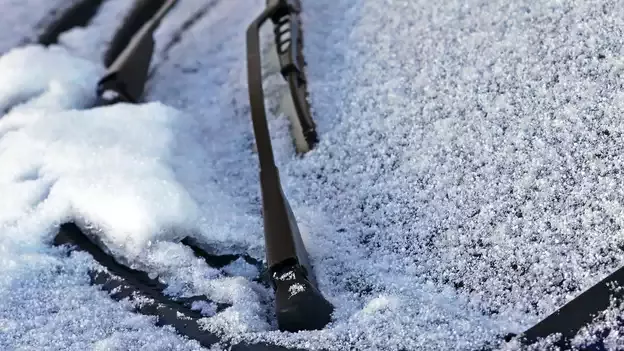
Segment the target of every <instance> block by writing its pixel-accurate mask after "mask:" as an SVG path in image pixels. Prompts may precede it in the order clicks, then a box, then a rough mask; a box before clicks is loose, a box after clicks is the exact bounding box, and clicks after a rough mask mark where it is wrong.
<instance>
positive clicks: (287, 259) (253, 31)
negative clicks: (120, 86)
mask: <svg viewBox="0 0 624 351" xmlns="http://www.w3.org/2000/svg"><path fill="white" fill-rule="evenodd" d="M298 9H299V7H298V3H297V2H295V1H291V0H269V1H268V2H267V7H266V9H265V10H264V11H263V12H262V13H261V14H260V16H258V17H257V18H256V19H255V20H254V21H253V22H252V23H251V25H249V27H248V29H247V79H248V89H249V102H250V105H251V118H252V123H253V129H254V135H255V139H256V146H257V150H258V158H259V163H260V185H261V191H262V209H263V217H264V236H265V250H266V260H267V265H268V268H269V272H270V275H271V281H272V283H273V286H274V287H275V300H276V303H275V305H276V315H277V320H278V326H279V328H280V329H281V330H287V331H299V330H309V329H321V328H323V327H324V326H325V325H326V324H327V323H328V322H329V321H330V319H331V313H332V312H333V306H332V305H331V304H330V303H329V302H328V301H327V300H326V299H325V298H324V297H323V295H322V294H321V292H320V291H319V290H318V288H317V286H316V280H315V278H314V275H313V271H312V267H311V266H310V263H309V260H308V254H307V251H306V249H305V246H304V245H303V241H302V239H301V234H300V232H299V228H298V226H297V222H296V220H295V217H294V215H293V213H292V210H291V208H290V205H289V204H288V200H287V199H286V197H285V196H284V192H283V190H282V186H281V183H280V178H279V171H278V169H277V166H276V165H275V159H274V156H273V148H272V145H271V136H270V134H269V128H268V123H267V116H266V112H265V105H264V90H263V88H262V64H261V58H260V34H259V32H260V27H261V26H262V24H264V23H265V22H266V21H267V20H268V19H272V20H273V22H274V23H277V24H279V23H283V20H282V18H283V17H284V16H290V15H291V14H292V13H294V12H296V11H298ZM291 23H292V22H291ZM290 28H291V29H292V28H293V27H290ZM280 33H281V32H280ZM296 35H297V34H293V33H291V35H290V37H291V38H296ZM277 40H278V42H279V41H281V42H282V43H283V46H282V47H281V48H279V50H280V51H279V52H280V63H281V65H282V74H285V76H288V77H295V78H297V77H298V76H297V75H298V74H299V72H301V70H300V68H301V67H300V66H299V65H298V64H299V63H298V61H297V60H296V59H295V57H294V56H293V55H294V49H293V50H290V48H289V47H288V46H287V44H288V43H287V41H284V40H280V39H279V38H278V39H277ZM295 41H296V40H295ZM297 79H299V78H297ZM293 292H294V293H293Z"/></svg>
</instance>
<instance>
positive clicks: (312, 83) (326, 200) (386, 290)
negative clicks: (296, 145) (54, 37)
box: [0, 0, 624, 350]
mask: <svg viewBox="0 0 624 351" xmlns="http://www.w3.org/2000/svg"><path fill="white" fill-rule="evenodd" d="M303 5H304V13H303V14H302V18H303V26H304V42H305V51H304V52H305V55H306V61H307V63H308V67H307V74H308V78H309V82H308V84H309V89H310V102H311V106H312V109H313V113H314V118H315V120H316V122H317V125H318V131H319V136H320V140H321V141H320V143H319V145H318V147H317V148H316V149H315V150H313V151H311V152H309V153H308V154H306V155H305V156H303V157H296V156H295V155H294V149H293V147H292V142H291V140H290V135H289V132H288V122H287V119H286V118H285V117H284V116H283V115H282V114H281V113H280V110H281V107H282V106H280V104H281V102H282V101H283V100H282V97H283V95H284V93H285V92H286V90H285V87H284V84H283V83H282V81H281V77H279V72H278V71H277V70H276V68H275V67H274V66H272V65H271V63H267V62H265V68H266V69H267V70H268V71H269V73H270V74H266V80H265V89H266V92H267V94H266V97H267V106H268V112H269V118H270V121H269V122H270V127H271V133H272V135H273V137H274V138H275V142H274V146H275V147H276V154H277V155H276V156H277V157H276V158H277V160H278V163H279V167H280V170H281V177H282V181H283V186H284V191H285V193H286V195H287V197H288V199H289V202H290V204H291V206H292V208H293V211H294V212H295V215H296V217H297V218H298V221H299V222H300V225H301V226H302V227H303V228H305V231H306V238H305V239H306V243H307V245H308V251H309V252H310V255H311V259H312V261H313V264H314V266H315V271H316V276H317V279H318V281H319V284H320V288H321V290H322V291H323V293H324V294H325V296H326V297H327V298H328V299H329V300H330V301H331V302H332V303H333V304H334V306H335V307H336V311H335V314H334V321H333V323H332V324H330V325H329V326H328V327H327V328H326V329H324V330H322V331H309V332H300V333H297V334H289V333H281V332H277V331H274V330H275V329H276V328H275V325H274V323H273V322H271V318H272V317H271V312H270V308H271V305H270V303H269V302H267V298H268V296H270V291H269V290H267V289H266V288H265V287H263V286H261V285H259V284H257V283H255V282H253V281H252V279H253V278H254V277H257V276H258V274H259V272H257V270H256V269H255V268H254V267H252V266H251V265H248V264H247V263H245V262H244V261H242V260H239V261H236V262H234V263H233V264H232V265H231V266H228V267H226V268H225V269H224V272H222V271H220V270H216V269H214V268H211V267H208V266H207V265H206V264H205V263H204V262H202V261H201V260H199V259H197V258H195V257H194V256H193V254H192V252H190V250H189V249H188V248H186V247H184V246H182V245H180V244H177V243H176V242H177V240H179V239H180V238H182V237H183V236H186V235H191V236H194V237H195V238H196V239H198V240H200V241H203V242H206V243H209V244H211V245H213V246H214V247H215V248H217V249H219V250H222V251H223V252H225V253H231V252H243V251H244V252H247V253H248V254H250V255H252V256H253V257H255V258H258V259H260V258H262V255H263V251H262V250H263V248H262V245H263V238H262V218H261V213H260V204H259V186H258V182H257V162H256V155H255V154H254V151H253V146H252V145H253V134H252V130H251V125H250V119H249V106H248V101H247V90H246V89H247V88H246V73H245V70H244V67H245V41H244V38H245V29H246V25H247V24H248V23H249V22H250V21H251V20H252V19H253V18H254V16H255V15H257V14H258V13H260V11H261V10H262V7H263V6H264V1H261V0H257V1H253V2H251V5H250V4H245V5H241V4H240V3H236V2H229V1H224V0H221V1H214V2H211V3H210V4H209V5H206V6H207V7H206V13H205V15H204V16H203V17H202V18H201V19H198V20H197V22H196V23H194V24H193V25H192V26H188V28H185V29H184V32H183V33H182V32H181V31H180V30H179V29H177V28H179V26H176V25H173V24H175V23H184V22H185V21H187V19H188V17H189V14H190V13H192V12H193V11H198V9H199V7H196V8H192V6H189V5H187V6H189V7H188V8H183V10H178V12H177V13H175V12H172V14H174V16H173V17H172V18H173V19H169V21H174V22H167V20H165V21H164V22H163V28H162V29H161V30H160V31H159V32H158V33H157V35H156V38H157V40H158V41H159V43H157V47H160V48H164V47H166V48H167V50H168V51H167V53H166V54H164V53H163V52H160V53H157V57H158V66H157V70H155V72H154V73H153V76H152V77H151V80H150V82H149V84H148V87H149V90H148V92H147V94H146V95H147V100H148V101H151V102H148V103H145V104H140V105H137V106H130V105H120V106H112V107H104V108H97V109H86V110H85V109H84V107H85V106H87V105H88V104H89V101H91V100H92V99H93V93H94V91H93V87H94V86H95V82H96V81H97V79H98V78H99V76H100V75H101V74H102V72H103V68H102V67H100V66H99V64H97V63H93V61H88V60H87V59H85V57H87V58H89V59H91V60H95V59H96V58H95V57H94V54H93V52H92V48H93V47H94V46H93V43H89V38H88V36H86V35H82V34H81V32H80V31H77V32H74V33H73V34H71V33H70V35H66V36H64V37H62V40H61V42H62V43H64V45H65V46H66V47H67V48H69V51H68V50H66V49H63V48H58V47H53V48H49V49H46V48H41V47H37V46H31V47H26V48H22V49H16V50H13V51H11V52H10V53H8V54H6V55H5V56H3V57H2V58H0V81H1V83H0V111H4V113H5V114H4V116H3V117H2V118H1V119H0V194H2V195H1V196H0V210H1V211H0V228H2V235H1V236H0V267H1V268H0V301H2V303H3V305H2V306H3V308H0V348H2V349H12V348H20V347H22V348H26V349H28V348H32V349H45V348H50V349H67V350H72V349H73V350H82V349H86V348H95V349H120V350H121V349H124V350H125V349H137V350H138V349H150V348H151V349H154V350H157V349H159V350H162V349H176V350H192V349H199V348H200V347H199V346H198V344H197V343H196V342H194V341H188V340H185V339H183V338H181V337H179V336H177V335H176V334H175V333H174V332H173V331H172V330H170V329H167V328H158V327H155V326H154V325H153V320H152V319H151V318H148V317H145V316H141V315H136V314H133V313H131V312H129V311H128V309H129V307H128V306H124V305H123V304H119V303H117V302H113V301H112V300H110V299H108V297H107V296H106V294H105V293H103V292H101V291H99V290H98V289H97V288H96V287H90V286H89V285H88V278H87V276H86V271H87V269H89V268H90V267H94V266H96V264H95V263H94V262H93V260H91V259H90V258H89V257H88V255H85V254H80V253H75V254H72V255H71V256H70V257H69V258H65V257H64V255H63V252H61V250H60V249H55V248H51V247H50V242H51V238H52V236H53V235H54V228H55V226H57V225H58V224H60V223H62V222H63V221H66V220H70V219H72V220H76V221H78V222H79V223H82V224H89V225H91V226H94V227H96V228H98V229H99V230H98V231H97V233H99V235H101V238H102V240H103V241H104V242H105V243H106V245H107V248H108V249H109V250H110V251H111V252H112V253H114V254H115V255H116V257H118V258H120V259H123V260H124V261H126V262H129V263H130V264H131V265H132V266H133V267H137V268H140V269H143V270H146V271H148V272H150V273H151V274H153V275H158V276H159V277H160V278H161V279H162V280H163V281H165V282H166V283H167V284H168V285H169V293H171V294H174V295H189V296H190V295H194V294H198V293H200V294H206V295H207V296H209V297H210V298H211V299H213V300H214V301H217V302H220V303H227V304H231V305H232V307H230V308H227V309H225V310H224V311H221V312H218V313H217V312H216V311H215V310H214V308H212V307H211V306H204V307H205V310H206V311H208V312H209V313H208V315H207V317H206V318H205V325H206V327H207V329H208V330H211V331H215V332H218V333H220V334H221V335H222V336H223V337H224V338H225V339H235V340H240V339H244V340H248V341H257V340H263V341H270V342H274V343H277V344H280V345H285V346H296V347H305V348H309V349H335V350H344V349H349V348H356V349H409V350H415V349H445V350H446V349H476V348H478V347H480V346H482V345H483V344H484V343H486V342H490V341H495V340H499V339H500V338H501V336H503V335H505V334H507V333H510V332H513V333H519V332H521V331H523V330H524V329H526V328H528V327H530V326H532V325H533V324H534V323H536V322H537V321H539V320H540V319H541V318H543V317H545V316H547V315H548V314H550V313H551V312H553V311H554V310H555V309H557V308H558V307H560V306H562V305H563V304H564V303H565V302H566V301H569V300H570V299H571V298H573V297H574V296H576V295H577V294H578V293H580V292H581V291H583V290H584V289H586V288H588V287H590V286H591V285H593V284H594V283H596V282H597V281H599V280H600V279H602V278H603V277H604V276H606V275H607V274H608V273H610V272H612V271H613V270H615V269H616V268H618V267H619V266H620V265H621V262H622V261H623V259H624V253H623V252H622V250H621V247H623V245H624V237H623V232H622V218H624V217H623V216H622V212H623V210H624V207H622V202H623V200H624V193H622V191H621V190H620V189H621V187H620V186H619V185H620V184H621V183H622V172H621V170H620V168H621V167H620V165H621V164H622V157H623V156H622V153H621V152H620V151H621V149H622V148H621V147H620V146H619V145H620V144H619V143H618V140H619V139H620V138H621V135H622V132H623V130H622V123H621V116H622V115H624V114H623V112H624V104H623V103H622V101H624V100H623V98H624V95H623V93H622V91H621V84H620V81H621V79H622V77H621V75H622V67H624V66H623V65H622V62H623V61H622V52H621V47H622V45H623V44H624V36H622V32H623V30H624V26H623V25H624V23H623V22H622V20H621V15H622V13H624V4H621V3H619V2H607V1H601V2H597V1H596V2H587V3H585V2H572V1H562V2H553V3H551V2H545V1H544V2H537V3H536V2H533V1H519V2H514V3H513V4H510V3H507V2H505V1H487V2H485V1H478V0H470V1H447V2H430V1H424V0H423V1H420V0H419V1H389V0H375V1H373V0H369V1H356V0H345V1H329V0H318V1H305V2H304V4H303ZM33 6H34V5H33ZM120 9H122V7H121V6H120V5H119V6H113V5H110V9H109V10H103V11H111V13H113V12H114V13H117V12H115V11H121V10H120ZM116 17H118V16H113V15H111V14H110V13H109V14H108V15H106V14H104V13H103V14H102V15H101V16H100V17H99V18H100V20H99V21H100V22H98V23H99V24H98V25H104V26H105V28H108V29H107V30H109V31H110V30H111V28H114V26H110V25H109V23H108V20H109V19H110V20H111V21H112V20H113V19H114V20H116V21H118V20H119V19H118V18H116ZM172 23H173V24H172ZM109 27H110V28H109ZM266 29H267V31H268V32H267V33H268V34H269V35H264V38H266V39H269V38H270V28H266ZM91 31H93V29H91ZM85 33H90V31H89V30H86V32H85ZM267 33H265V34H267ZM83 34H84V33H83ZM100 39H101V38H100ZM100 39H98V40H100ZM83 41H84V42H83ZM163 43H165V44H163ZM12 45H14V44H12ZM159 45H160V46H159ZM264 49H265V54H268V50H269V49H270V43H269V40H265V44H264ZM265 56H267V55H265ZM226 273H227V274H226ZM613 315H614V313H611V314H608V315H607V316H606V317H605V319H606V322H604V324H605V325H609V323H612V322H613V320H614V319H615V317H614V316H613ZM596 328H597V327H596ZM584 333H586V332H584ZM584 339H591V336H590V335H589V334H588V333H586V334H583V335H580V336H579V338H578V339H577V341H576V342H578V343H582V342H583V340H584ZM609 343H610V344H609V345H611V346H612V347H614V348H616V347H617V345H618V337H617V335H616V334H614V333H612V334H611V335H610V339H609ZM516 346H517V345H515V346H514V344H510V345H506V346H503V347H507V348H514V347H516Z"/></svg>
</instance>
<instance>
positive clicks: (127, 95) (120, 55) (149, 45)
mask: <svg viewBox="0 0 624 351" xmlns="http://www.w3.org/2000/svg"><path fill="white" fill-rule="evenodd" d="M176 2H177V0H142V1H139V2H137V5H136V6H135V8H139V7H140V8H142V9H147V16H146V15H145V13H146V11H132V13H136V14H137V16H136V17H142V18H136V19H135V18H129V19H128V21H126V23H127V24H128V27H127V28H122V29H121V30H120V31H118V33H122V34H123V35H126V36H127V35H129V34H131V33H127V32H130V31H136V33H135V34H134V35H132V37H131V39H130V40H128V41H127V45H126V46H125V48H123V49H122V46H123V44H125V42H123V41H120V40H119V39H117V38H115V39H114V40H113V45H112V49H111V50H109V52H108V53H107V55H106V56H107V57H106V58H105V62H106V63H107V64H109V65H108V71H107V73H106V75H105V76H104V77H103V78H102V79H101V80H100V82H99V83H98V96H99V99H100V100H99V102H98V105H110V104H114V103H117V102H132V103H136V102H139V100H140V99H141V96H142V95H143V91H144V90H145V84H146V83H147V79H148V72H149V67H150V62H151V60H152V56H153V54H154V38H153V34H154V31H155V30H156V28H158V25H159V24H160V21H161V20H162V18H163V17H164V16H165V15H166V14H167V12H168V11H169V10H170V9H171V8H172V7H173V6H174V5H175V4H176ZM138 14H141V16H139V15H138ZM138 24H141V25H140V26H139V25H138ZM123 35H122V36H121V37H123Z"/></svg>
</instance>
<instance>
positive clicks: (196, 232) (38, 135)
mask: <svg viewBox="0 0 624 351" xmlns="http://www.w3.org/2000/svg"><path fill="white" fill-rule="evenodd" d="M102 73H103V71H102V69H101V67H99V66H97V65H96V64H93V63H91V62H89V61H86V60H84V59H81V58H77V57H75V56H73V55H70V54H69V53H68V52H66V51H65V49H61V48H58V47H52V48H43V47H39V46H29V47H25V48H20V49H15V50H13V51H11V52H10V53H8V54H6V55H5V56H3V57H2V58H0V77H3V81H2V84H1V85H0V104H1V105H0V107H1V108H2V110H4V111H7V113H6V114H5V115H3V116H2V117H1V118H0V164H1V165H2V167H1V168H0V194H2V196H1V197H0V232H1V233H2V234H1V235H0V256H1V257H0V263H1V264H0V266H1V267H2V268H1V269H0V299H1V300H2V301H3V306H6V308H2V309H0V310H2V311H0V331H2V332H0V348H2V349H11V348H12V347H14V346H16V345H25V342H26V343H29V344H32V345H39V346H40V347H45V346H46V345H54V347H62V348H64V349H65V348H66V347H67V348H68V349H70V348H73V349H76V348H78V349H79V348H80V345H83V343H92V342H96V341H97V342H99V343H102V342H104V344H102V345H105V344H106V345H107V344H108V341H104V340H101V339H102V337H105V338H111V337H113V335H112V334H111V333H113V332H114V331H115V330H120V328H121V329H123V328H128V327H131V328H134V329H135V330H146V333H148V335H149V333H152V334H153V333H159V334H166V333H170V331H167V330H160V329H158V328H156V327H155V326H153V325H151V324H150V323H148V322H147V321H148V320H149V319H148V318H147V317H132V316H131V315H127V314H126V311H125V309H126V308H127V307H124V305H123V304H121V305H117V306H115V303H114V302H112V300H108V299H107V298H106V296H105V294H104V293H102V292H96V291H97V289H96V288H87V287H86V286H88V278H87V275H86V270H87V269H88V268H90V267H95V266H97V265H96V264H95V263H94V262H93V261H92V260H91V259H89V257H88V255H85V254H73V255H72V256H70V257H69V258H67V259H64V258H62V254H61V252H60V251H59V250H58V249H53V248H51V247H50V245H51V240H52V238H53V236H54V235H55V234H54V233H55V229H56V228H57V227H58V225H60V224H61V223H64V222H68V221H74V222H76V223H78V224H79V225H80V226H82V227H84V228H90V232H91V234H93V235H98V236H99V240H101V241H102V242H103V243H104V244H105V245H106V248H107V249H108V250H109V251H111V252H112V253H113V254H114V255H115V256H116V257H117V258H118V259H121V260H122V261H126V262H129V263H130V264H132V265H134V266H138V267H140V268H142V269H146V270H147V271H148V272H150V273H152V274H158V275H159V276H161V278H163V279H166V280H167V283H170V287H169V289H168V291H169V293H171V294H202V295H207V296H208V297H209V298H211V299H212V300H213V301H216V302H221V303H228V304H231V305H233V306H232V307H230V308H228V309H226V310H225V311H224V312H222V313H220V314H218V315H217V316H214V318H212V319H211V321H209V322H207V323H208V324H209V326H210V325H211V328H212V329H213V330H215V331H217V330H222V329H228V328H229V329H232V328H233V329H235V330H241V326H239V325H235V324H232V320H234V321H236V320H238V319H241V318H243V319H245V320H246V321H247V324H246V326H254V329H255V330H262V329H267V328H268V327H269V326H268V325H266V322H265V319H264V314H265V311H264V307H263V303H264V302H263V299H264V297H263V296H264V295H265V292H264V290H263V288H260V287H258V286H257V284H256V283H251V282H250V280H247V279H244V278H240V277H239V278H236V277H230V276H231V275H236V274H239V273H240V274H243V275H245V276H247V277H249V278H250V279H253V278H254V277H256V276H257V275H258V272H257V270H256V271H254V269H253V268H252V267H250V266H249V265H247V264H246V263H243V262H238V263H236V264H232V265H231V266H228V267H226V269H225V270H224V271H223V272H219V271H217V270H215V269H213V268H210V267H208V266H207V265H206V264H205V263H203V262H202V261H201V260H199V259H197V258H195V257H194V256H193V254H192V252H191V251H190V249H188V248H183V247H182V246H181V245H179V244H175V243H173V242H175V241H177V240H179V239H180V238H182V237H183V236H188V235H190V236H194V237H196V238H198V240H200V241H202V242H203V243H205V244H207V245H209V246H211V247H212V248H214V249H215V250H223V251H227V252H230V251H236V250H238V249H240V247H245V248H249V247H251V248H254V247H255V248H257V249H256V252H260V249H258V248H259V247H260V243H261V240H260V239H261V236H260V235H261V232H260V231H258V230H257V229H256V230H257V233H258V235H257V236H249V235H240V232H241V231H240V230H237V228H241V227H246V226H250V227H253V228H258V226H257V225H256V223H255V221H254V220H253V219H250V218H247V217H245V216H240V215H239V214H238V211H237V210H236V208H235V205H234V204H232V203H231V202H230V201H229V200H228V198H227V196H225V195H223V193H222V192H221V191H220V190H219V188H218V187H217V186H215V185H214V184H213V183H212V181H211V162H210V160H209V159H207V158H206V156H205V153H204V152H203V150H202V148H201V145H200V144H199V143H198V142H197V140H201V139H202V138H203V135H202V134H201V133H200V132H198V130H199V129H198V128H197V126H196V125H195V123H196V122H197V121H196V120H195V119H193V118H188V116H185V115H184V114H182V113H180V112H179V111H177V110H175V109H173V108H170V107H167V106H165V105H163V104H161V103H157V102H154V103H147V104H141V105H130V104H117V105H114V106H108V107H98V108H86V107H88V106H89V105H91V104H92V103H93V102H94V101H95V94H94V93H95V86H96V83H97V80H98V79H99V77H100V76H101V75H102ZM252 251H253V250H252ZM85 289H86V290H85ZM89 294H91V295H89ZM36 301H38V302H36ZM78 302H81V303H82V304H83V305H77V303H78ZM29 305H32V306H29ZM90 305H93V306H90ZM50 309H52V310H55V311H56V313H55V314H49V313H46V312H45V311H46V310H50ZM115 309H116V311H115ZM122 312H123V313H122ZM92 313H96V314H100V317H99V318H102V319H106V321H105V323H104V324H103V326H102V327H100V326H98V325H96V324H93V325H90V326H85V325H81V324H76V325H73V326H67V323H70V320H73V319H76V320H81V319H82V320H84V321H85V323H91V322H95V320H97V319H94V318H93V314H92ZM132 319H136V321H137V322H136V323H134V322H132V321H131V320H132ZM125 320H128V322H124V321H125ZM254 320H255V322H254ZM54 321H56V323H55V322H54ZM57 323H60V324H61V325H64V327H67V328H69V330H75V331H76V335H81V336H80V337H76V338H77V339H76V340H70V339H67V340H65V341H64V342H59V341H58V340H53V339H50V334H54V333H55V332H58V331H59V329H57V328H56V324H57ZM124 323H126V324H125V326H124ZM128 323H130V324H128ZM210 323H212V324H210ZM82 327H87V328H88V329H89V330H88V331H87V332H84V331H83V332H78V330H79V328H82ZM76 328H78V329H76ZM103 328H104V329H103ZM106 328H108V329H106ZM243 330H245V328H243ZM130 334H132V333H130ZM28 335H30V336H31V337H32V336H37V335H39V336H40V339H41V342H42V344H39V343H38V341H26V340H25V339H24V338H26V337H28ZM98 335H99V336H98ZM171 337H172V336H168V337H166V338H165V337H163V336H162V335H161V336H158V337H155V338H156V339H158V340H161V341H162V340H165V341H166V340H168V339H167V338H171ZM44 340H47V342H48V343H46V342H44ZM110 340H111V341H110V342H111V343H112V344H116V343H117V341H115V340H114V339H110ZM144 340H146V339H144ZM179 340H182V339H179ZM175 343H178V344H180V343H182V341H176V342H175ZM124 344H125V343H124ZM191 344H192V343H191ZM3 345H4V346H3ZM180 347H181V346H180ZM37 348H39V347H37Z"/></svg>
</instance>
